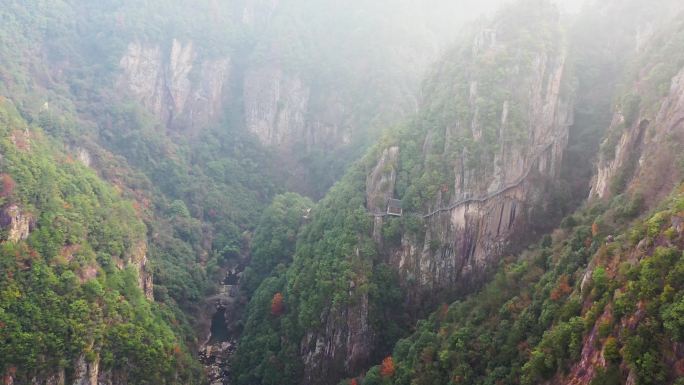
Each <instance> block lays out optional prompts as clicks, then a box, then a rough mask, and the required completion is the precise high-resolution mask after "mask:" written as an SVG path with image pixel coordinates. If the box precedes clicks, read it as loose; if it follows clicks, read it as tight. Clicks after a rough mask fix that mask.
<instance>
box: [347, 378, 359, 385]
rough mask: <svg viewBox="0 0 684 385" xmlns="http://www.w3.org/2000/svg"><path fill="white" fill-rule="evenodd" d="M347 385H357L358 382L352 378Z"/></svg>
mask: <svg viewBox="0 0 684 385" xmlns="http://www.w3.org/2000/svg"><path fill="white" fill-rule="evenodd" d="M349 385H359V383H358V381H356V378H352V380H351V381H350V382H349Z"/></svg>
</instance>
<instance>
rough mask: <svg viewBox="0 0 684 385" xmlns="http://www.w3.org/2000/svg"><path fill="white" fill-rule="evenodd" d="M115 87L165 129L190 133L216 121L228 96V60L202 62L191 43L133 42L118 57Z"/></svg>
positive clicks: (229, 65) (177, 41) (219, 59)
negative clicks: (127, 95) (167, 44)
mask: <svg viewBox="0 0 684 385" xmlns="http://www.w3.org/2000/svg"><path fill="white" fill-rule="evenodd" d="M119 65H120V68H121V71H122V73H121V75H120V77H119V79H118V81H117V87H118V88H119V89H120V90H123V91H124V92H127V93H129V94H131V95H132V96H133V97H134V98H135V99H137V100H138V102H140V104H142V105H143V106H144V107H145V108H147V109H148V110H149V111H150V112H152V113H153V114H154V115H155V116H156V117H157V118H158V119H159V120H160V121H161V122H162V123H164V124H165V125H166V126H167V127H169V128H173V129H178V130H188V131H191V132H192V131H195V130H198V129H200V128H203V127H205V126H206V125H208V124H210V123H212V122H215V121H217V120H218V119H219V118H220V116H221V112H222V107H223V106H224V105H225V102H226V99H227V98H228V97H229V93H228V91H227V87H228V80H229V77H230V72H231V61H230V58H218V59H203V58H201V57H200V55H199V54H198V52H197V51H196V49H195V48H194V45H193V43H192V42H186V43H183V42H180V41H179V40H176V39H174V40H173V41H172V42H171V47H170V49H169V51H168V52H166V51H165V50H164V48H163V47H160V46H159V45H146V44H143V43H140V42H132V43H130V44H129V46H128V49H127V51H126V53H125V55H124V56H123V58H122V59H121V61H120V63H119Z"/></svg>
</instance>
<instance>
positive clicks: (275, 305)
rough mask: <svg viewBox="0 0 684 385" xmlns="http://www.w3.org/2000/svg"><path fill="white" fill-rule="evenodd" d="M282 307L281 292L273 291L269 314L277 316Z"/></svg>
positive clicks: (280, 312) (281, 312)
mask: <svg viewBox="0 0 684 385" xmlns="http://www.w3.org/2000/svg"><path fill="white" fill-rule="evenodd" d="M284 308H285V306H284V305H283V295H282V294H281V293H275V295H274V296H273V299H272V300H271V314H273V315H275V316H279V315H281V314H283V310H284Z"/></svg>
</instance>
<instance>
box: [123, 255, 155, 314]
mask: <svg viewBox="0 0 684 385" xmlns="http://www.w3.org/2000/svg"><path fill="white" fill-rule="evenodd" d="M128 264H129V265H131V266H134V267H135V269H136V271H137V272H138V287H140V290H142V292H143V293H144V294H145V298H147V299H148V300H150V301H152V300H154V291H153V289H154V287H153V283H152V272H150V271H149V269H148V267H147V244H146V243H145V242H140V243H139V244H138V245H137V246H136V247H134V248H133V249H132V250H131V254H130V256H129V259H128Z"/></svg>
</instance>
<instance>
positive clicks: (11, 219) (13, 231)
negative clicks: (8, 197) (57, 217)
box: [0, 204, 35, 242]
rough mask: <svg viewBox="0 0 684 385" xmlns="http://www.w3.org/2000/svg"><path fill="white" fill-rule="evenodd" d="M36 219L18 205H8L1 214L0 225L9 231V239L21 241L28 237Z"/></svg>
mask: <svg viewBox="0 0 684 385" xmlns="http://www.w3.org/2000/svg"><path fill="white" fill-rule="evenodd" d="M34 225H35V223H34V220H33V218H32V216H31V215H29V214H26V213H24V212H23V211H22V210H21V208H20V207H19V206H18V205H15V204H12V205H9V206H8V207H6V208H5V209H4V210H3V211H2V215H0V227H2V228H3V229H4V230H5V231H7V240H8V241H10V242H19V241H22V240H24V239H26V238H28V236H29V234H30V230H31V228H32V226H34Z"/></svg>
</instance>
